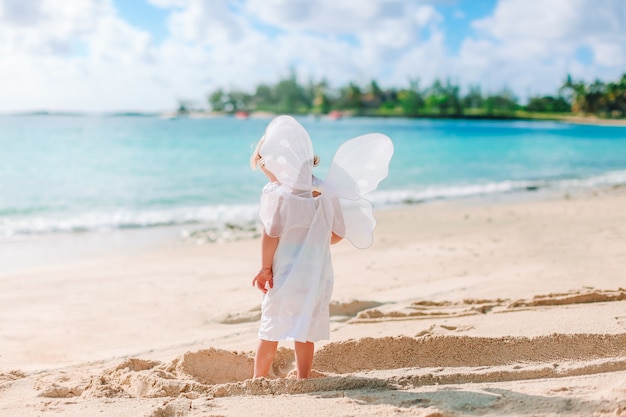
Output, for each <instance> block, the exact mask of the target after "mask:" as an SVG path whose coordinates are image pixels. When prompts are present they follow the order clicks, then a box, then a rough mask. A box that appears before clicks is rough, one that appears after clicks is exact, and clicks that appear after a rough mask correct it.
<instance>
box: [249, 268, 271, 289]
mask: <svg viewBox="0 0 626 417" xmlns="http://www.w3.org/2000/svg"><path fill="white" fill-rule="evenodd" d="M252 285H253V286H254V285H256V287H257V288H258V289H259V290H261V291H262V292H263V294H266V293H267V290H268V289H269V288H273V287H274V275H273V274H272V268H263V269H261V270H260V271H259V273H258V274H256V277H254V279H253V280H252ZM268 285H269V288H268Z"/></svg>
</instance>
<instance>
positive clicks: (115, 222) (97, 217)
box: [0, 205, 258, 237]
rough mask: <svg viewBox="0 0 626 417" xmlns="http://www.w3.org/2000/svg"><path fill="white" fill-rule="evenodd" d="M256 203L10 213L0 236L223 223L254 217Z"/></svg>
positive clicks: (0, 223) (250, 219)
mask: <svg viewBox="0 0 626 417" xmlns="http://www.w3.org/2000/svg"><path fill="white" fill-rule="evenodd" d="M257 216H258V207H257V206H255V205H220V206H205V207H193V208H175V209H163V210H143V211H141V210H135V211H133V210H115V211H111V212H106V211H98V212H90V213H81V214H74V215H65V216H58V215H57V216H52V215H50V216H38V217H12V218H4V219H0V236H3V237H11V236H16V235H29V234H47V233H76V232H93V231H110V230H116V229H132V228H145V227H156V226H172V225H184V224H193V223H207V224H211V225H218V226H219V225H224V224H226V223H246V222H252V221H255V220H256V217H257Z"/></svg>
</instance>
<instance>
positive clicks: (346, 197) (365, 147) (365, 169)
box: [325, 133, 393, 248]
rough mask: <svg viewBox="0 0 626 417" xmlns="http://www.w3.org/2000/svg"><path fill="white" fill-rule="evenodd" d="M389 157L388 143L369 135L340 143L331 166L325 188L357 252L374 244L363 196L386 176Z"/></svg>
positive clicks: (367, 203)
mask: <svg viewBox="0 0 626 417" xmlns="http://www.w3.org/2000/svg"><path fill="white" fill-rule="evenodd" d="M392 155H393V143H392V142H391V139H389V137H387V136H385V135H383V134H381V133H370V134H367V135H363V136H359V137H356V138H354V139H350V140H349V141H347V142H345V143H343V144H342V145H341V146H340V147H339V149H338V150H337V152H336V153H335V157H334V158H333V161H332V163H331V166H330V169H329V171H328V175H327V177H326V181H325V188H326V189H327V190H328V191H330V192H331V194H332V195H333V196H335V197H337V199H338V201H339V204H340V206H341V215H342V216H343V226H344V227H343V229H344V230H343V231H344V235H343V237H344V238H346V239H348V240H349V241H350V242H352V244H353V245H354V246H355V247H357V248H367V247H369V246H371V244H372V242H373V233H374V227H375V226H376V219H374V215H373V214H372V203H371V202H370V201H368V200H367V199H365V198H364V196H365V195H366V194H367V193H369V192H371V191H373V190H375V189H376V187H378V184H379V183H380V181H382V180H383V179H384V178H385V177H386V176H387V174H388V173H389V162H390V161H391V156H392ZM340 229H341V228H340ZM335 230H337V229H335Z"/></svg>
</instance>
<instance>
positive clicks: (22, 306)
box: [0, 188, 626, 417]
mask: <svg viewBox="0 0 626 417" xmlns="http://www.w3.org/2000/svg"><path fill="white" fill-rule="evenodd" d="M377 218H378V222H379V224H378V228H377V231H376V237H375V241H376V243H375V245H374V246H373V247H372V248H370V249H368V250H357V249H354V248H352V247H351V246H350V245H349V243H347V242H343V243H341V244H339V245H337V246H336V247H334V248H333V256H334V265H335V272H336V279H335V281H336V285H335V293H334V296H333V299H334V302H333V304H332V305H331V314H332V333H331V338H332V340H330V341H328V342H323V343H319V344H318V346H317V353H316V357H315V362H314V368H315V370H316V371H317V375H318V376H320V378H315V379H311V380H308V381H302V382H300V381H296V380H294V379H292V377H291V374H290V371H291V370H292V369H293V351H292V346H291V344H290V343H284V344H281V348H280V351H279V355H278V357H277V360H276V362H275V365H274V368H273V375H272V376H273V378H272V379H269V380H264V379H262V380H255V381H252V380H248V379H247V378H249V377H250V376H251V374H252V351H253V349H254V347H255V345H256V331H257V327H258V318H259V304H260V293H259V292H258V290H255V289H253V288H252V286H251V284H250V282H251V279H252V277H253V276H254V274H255V272H256V270H257V269H258V265H259V262H260V261H259V259H260V256H259V241H258V240H246V241H240V242H231V243H224V244H208V245H204V246H191V245H171V246H170V247H169V248H167V249H164V248H160V249H159V248H152V249H150V250H149V251H148V250H143V251H139V250H133V251H130V252H129V253H127V254H125V255H122V254H120V252H119V251H118V252H117V254H114V253H111V252H107V256H106V257H100V258H94V257H93V256H91V257H84V258H83V259H80V260H76V259H72V260H69V259H63V260H62V262H61V261H57V262H49V263H48V264H45V263H43V264H42V262H41V260H40V261H39V262H36V263H35V265H36V268H32V269H24V268H22V269H20V270H13V272H5V273H3V275H2V276H1V277H0V305H1V306H2V307H1V309H0V416H16V417H20V416H40V415H48V413H54V414H57V415H63V416H92V415H107V416H150V417H160V416H167V417H174V416H198V417H199V416H243V415H268V416H269V415H272V416H292V415H328V416H346V415H354V416H374V415H376V416H384V415H418V416H431V417H434V416H451V415H455V416H459V415H485V414H486V415H513V416H514V415H542V416H549V415H573V416H590V415H596V416H626V268H624V265H626V190H625V189H624V188H616V189H611V190H603V191H596V192H593V193H591V192H590V193H585V194H576V195H572V196H569V197H568V198H565V197H564V196H543V197H542V198H541V199H540V200H538V201H529V200H528V199H516V201H513V199H508V200H506V199H500V201H491V202H489V203H488V204H487V203H486V202H484V201H483V202H481V201H457V202H446V203H435V204H429V205H423V206H413V207H408V208H400V209H393V210H385V211H380V212H378V213H377Z"/></svg>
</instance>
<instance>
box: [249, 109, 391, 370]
mask: <svg viewBox="0 0 626 417" xmlns="http://www.w3.org/2000/svg"><path fill="white" fill-rule="evenodd" d="M392 153H393V145H392V144H391V140H390V139H389V138H387V137H386V136H384V135H380V134H370V135H365V136H361V137H359V138H355V139H352V140H351V141H348V142H346V143H345V144H344V145H342V147H341V148H340V149H339V151H338V152H337V154H336V155H335V158H334V159H333V163H332V165H331V168H330V170H329V174H328V176H327V179H326V181H321V180H319V179H318V178H316V177H314V176H313V167H314V166H315V165H317V163H318V158H317V156H316V155H314V153H313V147H312V144H311V140H310V138H309V135H308V133H307V131H306V130H305V129H304V127H302V125H300V124H299V123H298V122H297V121H296V120H295V119H294V118H293V117H290V116H278V117H276V118H275V119H274V120H272V121H271V122H270V124H269V125H268V127H267V129H266V131H265V135H264V136H263V138H261V140H260V142H259V144H258V145H257V148H256V150H255V152H254V153H253V155H252V157H251V160H250V162H251V165H252V168H253V169H255V168H257V167H259V168H260V169H261V171H263V173H264V174H265V175H266V176H267V178H268V179H269V181H270V182H269V183H268V184H267V185H266V186H265V187H264V188H263V193H262V195H261V204H260V211H259V215H260V218H261V221H262V223H263V235H262V243H261V259H262V266H261V270H260V271H259V273H258V274H257V275H256V276H255V277H254V279H253V280H252V285H256V287H257V288H258V289H259V290H261V291H262V292H263V294H264V298H263V303H262V316H261V327H260V329H259V339H260V340H259V344H258V347H257V351H256V356H255V361H254V378H259V377H267V375H268V373H269V370H270V367H271V365H272V361H273V360H274V356H275V354H276V349H277V347H278V342H279V341H281V340H293V341H294V342H295V352H296V371H297V377H298V379H304V378H308V377H309V376H310V374H311V367H312V364H313V353H314V343H315V342H317V341H319V340H325V339H329V336H330V318H329V304H330V298H331V295H332V290H333V268H332V264H331V258H330V245H331V244H335V243H337V242H339V241H341V240H342V239H343V238H344V237H345V238H348V239H349V240H350V241H351V242H352V243H353V244H354V245H355V246H357V247H367V246H369V245H370V244H371V242H372V232H373V229H374V226H375V220H374V218H373V216H372V209H371V204H370V203H369V202H368V201H367V200H365V199H363V198H362V196H363V195H364V194H365V193H367V192H369V191H371V190H373V189H375V188H376V186H377V185H378V182H380V180H382V179H383V178H384V177H385V176H386V175H387V166H388V164H389V160H390V159H391V154H392Z"/></svg>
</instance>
